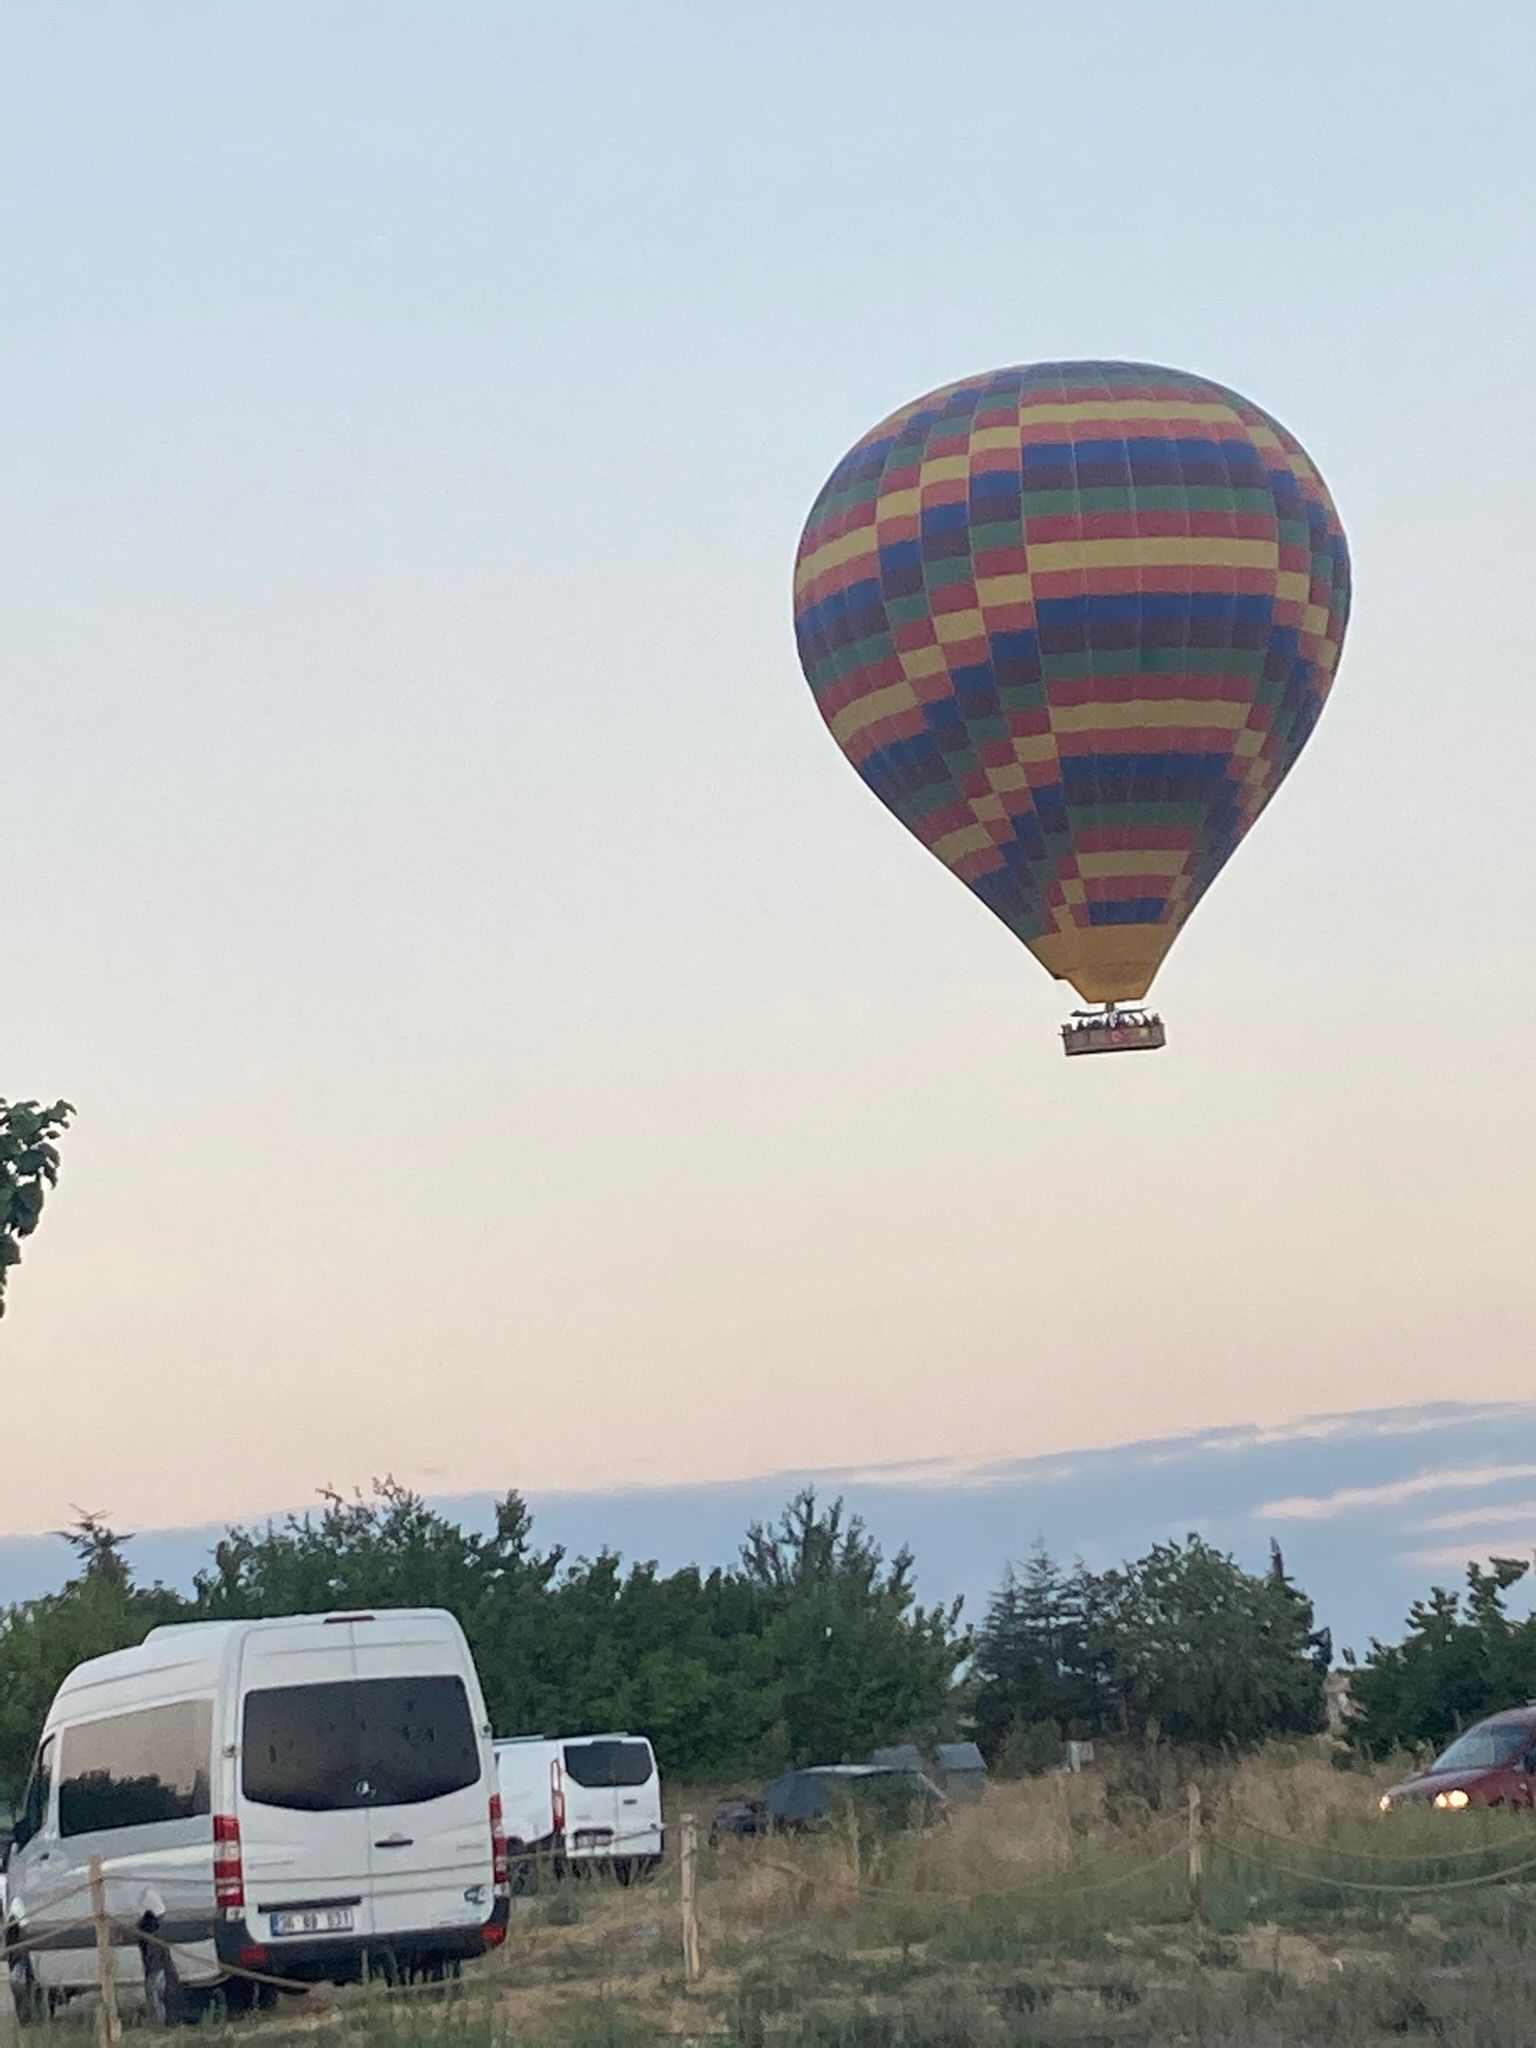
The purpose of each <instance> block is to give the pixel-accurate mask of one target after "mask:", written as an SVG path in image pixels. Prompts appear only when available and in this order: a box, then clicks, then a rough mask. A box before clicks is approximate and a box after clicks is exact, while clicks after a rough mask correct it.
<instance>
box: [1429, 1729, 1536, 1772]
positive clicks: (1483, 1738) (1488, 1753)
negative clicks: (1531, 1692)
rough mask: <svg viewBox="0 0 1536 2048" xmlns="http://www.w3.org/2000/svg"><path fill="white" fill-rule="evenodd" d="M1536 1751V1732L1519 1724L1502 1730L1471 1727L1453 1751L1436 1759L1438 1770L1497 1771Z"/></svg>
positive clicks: (1453, 1744) (1444, 1752)
mask: <svg viewBox="0 0 1536 2048" xmlns="http://www.w3.org/2000/svg"><path fill="white" fill-rule="evenodd" d="M1531 1748H1536V1730H1532V1729H1530V1728H1526V1727H1524V1726H1522V1725H1521V1724H1520V1723H1518V1722H1506V1723H1505V1725H1504V1726H1503V1727H1502V1728H1501V1727H1493V1728H1469V1729H1468V1730H1467V1732H1466V1734H1465V1735H1462V1736H1459V1737H1458V1738H1457V1740H1456V1741H1455V1742H1453V1743H1452V1744H1451V1746H1450V1748H1449V1749H1447V1750H1445V1751H1443V1752H1442V1754H1441V1755H1439V1756H1437V1757H1436V1758H1435V1761H1434V1763H1433V1764H1432V1765H1431V1766H1430V1768H1431V1770H1434V1771H1494V1770H1497V1769H1498V1768H1499V1766H1500V1765H1501V1764H1512V1763H1513V1762H1514V1761H1515V1758H1516V1757H1518V1756H1522V1755H1523V1754H1524V1753H1525V1751H1526V1750H1527V1749H1531Z"/></svg>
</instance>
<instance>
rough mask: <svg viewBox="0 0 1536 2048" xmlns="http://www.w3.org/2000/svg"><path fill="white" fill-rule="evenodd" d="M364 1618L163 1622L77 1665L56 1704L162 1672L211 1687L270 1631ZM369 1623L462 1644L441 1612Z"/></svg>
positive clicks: (347, 1612) (381, 1612) (379, 1615)
mask: <svg viewBox="0 0 1536 2048" xmlns="http://www.w3.org/2000/svg"><path fill="white" fill-rule="evenodd" d="M363 1614H364V1610H362V1609H358V1608H342V1609H339V1610H338V1611H337V1612H336V1613H334V1614H278V1615H271V1616H268V1617H267V1618H266V1619H264V1620H261V1621H173V1622H165V1623H162V1625H161V1626H160V1627H159V1628H152V1629H151V1630H150V1631H149V1634H148V1635H147V1636H145V1638H144V1640H143V1642H142V1643H138V1644H136V1645H134V1647H133V1648H131V1649H127V1650H113V1651H110V1652H109V1653H108V1654H107V1655H106V1656H105V1657H92V1658H89V1659H88V1660H87V1661H86V1662H85V1663H83V1664H77V1665H76V1666H75V1668H74V1670H73V1671H71V1672H69V1673H68V1674H67V1676H66V1677H65V1678H64V1681H63V1683H62V1684H61V1685H60V1686H59V1689H58V1692H57V1693H56V1694H55V1701H56V1702H57V1701H60V1700H65V1699H68V1698H69V1697H71V1695H73V1694H75V1693H81V1692H87V1691H89V1690H90V1689H91V1688H92V1687H95V1686H99V1685H103V1684H107V1683H109V1682H111V1681H112V1680H114V1679H131V1678H136V1677H149V1676H151V1675H153V1674H154V1673H156V1672H164V1671H176V1672H178V1673H184V1674H187V1682H188V1683H193V1682H199V1683H212V1682H214V1681H215V1680H216V1679H217V1676H218V1673H219V1669H220V1667H221V1666H222V1665H223V1664H224V1662H225V1659H226V1658H227V1657H228V1656H229V1654H230V1651H231V1648H232V1646H233V1645H234V1644H235V1643H236V1642H238V1641H242V1640H244V1639H245V1638H247V1637H250V1636H253V1635H261V1634H263V1633H265V1632H267V1631H269V1630H277V1629H293V1628H303V1627H306V1626H313V1627H315V1628H321V1627H324V1626H326V1625H327V1624H330V1623H335V1622H341V1621H354V1620H361V1619H362V1618H363ZM368 1619H369V1620H376V1621H386V1620H388V1621H409V1622H413V1623H417V1624H419V1623H421V1622H424V1621H425V1622H432V1623H436V1624H437V1625H438V1628H439V1629H440V1631H441V1633H442V1634H443V1635H444V1636H446V1637H450V1638H453V1639H457V1640H462V1636H461V1634H460V1630H459V1625H458V1623H457V1622H456V1621H455V1620H454V1618H453V1616H452V1615H451V1614H450V1613H449V1612H448V1611H447V1609H446V1608H443V1607H380V1608H375V1609H372V1610H369V1611H368ZM194 1672H197V1673H200V1674H201V1676H200V1678H199V1679H198V1680H196V1681H194V1680H193V1679H192V1677H191V1674H192V1673H194Z"/></svg>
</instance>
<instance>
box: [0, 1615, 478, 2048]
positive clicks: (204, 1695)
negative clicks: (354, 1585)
mask: <svg viewBox="0 0 1536 2048" xmlns="http://www.w3.org/2000/svg"><path fill="white" fill-rule="evenodd" d="M92 1857H100V1859H101V1863H102V1869H103V1874H104V1876H105V1879H106V1893H107V1911H108V1913H109V1914H110V1915H111V1917H112V1919H113V1921H114V1923H115V1925H116V1926H118V1927H120V1928H126V1929H130V1930H133V1932H134V1935H135V1936H137V1937H139V1938H134V1939H125V1940H124V1941H123V1942H122V1944H121V1945H120V1946H118V1947H117V1948H116V1949H115V1951H114V1955H115V1961H116V1971H117V1975H118V1978H119V1980H120V1981H123V1982H137V1981H139V1980H140V1978H141V1977H142V1980H143V1984H144V1996H145V2002H146V2005H147V2006H148V2009H149V2012H150V2015H151V2017H152V2018H154V2019H155V2020H157V2021H161V2022H165V2021H169V2020H175V2019H183V2018H186V2019H190V2018H196V2017H197V2016H198V2015H199V2013H200V2012H201V2011H202V2010H203V2009H204V2007H205V2006H206V2005H207V2003H208V2001H209V1997H210V1994H211V1993H212V1992H213V1991H214V1990H215V1989H216V1988H218V1987H220V1986H221V1984H222V1985H223V1991H224V1997H225V1999H226V2002H227V2003H229V2004H232V2005H233V2004H239V2005H249V2004H251V2003H255V2002H259V2001H258V2000H256V1999H255V1998H253V1996H252V1992H253V1990H254V1987H253V1986H252V1985H251V1984H250V1983H249V1982H248V1981H246V1980H241V1979H228V1978H227V1977H226V1971H227V1969H228V1968H229V1967H230V1966H234V1967H235V1968H237V1969H239V1968H243V1969H247V1970H253V1971H259V1972H262V1973H264V1974H267V1975H271V1976H274V1977H282V1978H287V1979H290V1980H293V1979H298V1980H302V1981H304V1982H321V1981H325V1980H329V1981H331V1982H335V1983H346V1982H348V1981H352V1980H355V1979H357V1978H359V1977H360V1976H362V1975H364V1974H365V1973H366V1972H368V1971H369V1970H382V1971H386V1972H390V1973H394V1972H402V1973H405V1974H423V1975H428V1976H441V1975H443V1974H445V1973H446V1972H447V1971H449V1970H451V1969H453V1968H456V1967H457V1965H458V1963H459V1962H460V1961H462V1960H463V1959H464V1958H466V1957H471V1956H478V1955H481V1954H483V1953H484V1951H485V1950H486V1949H488V1948H492V1947H494V1946H495V1945H496V1944H497V1943H498V1942H500V1941H501V1940H502V1939H503V1937H504V1935H505V1932H506V1923H507V1912H508V1898H509V1892H508V1886H507V1866H506V1850H505V1843H504V1839H503V1836H502V1831H501V1802H500V1798H499V1795H498V1793H497V1789H496V1774H495V1763H494V1759H493V1756H492V1752H491V1742H490V1725H489V1722H488V1720H487V1718H486V1712H485V1702H484V1700H483V1699H482V1697H481V1693H480V1681H479V1678H478V1676H477V1675H476V1672H475V1667H474V1663H473V1660H472V1659H471V1657H470V1654H469V1646H468V1644H467V1643H466V1642H465V1640H464V1636H463V1633H462V1632H461V1630H460V1628H459V1625H458V1623H457V1622H456V1621H455V1620H454V1619H453V1617H452V1615H450V1614H445V1613H442V1612H439V1611H437V1610H435V1609H431V1608H421V1609H408V1608H396V1609H380V1610H379V1611H378V1612H376V1613H371V1614H308V1615H294V1616H291V1617H289V1618H287V1619H284V1620H280V1621H212V1622H190V1623H184V1624H177V1625H176V1626H174V1627H170V1628H157V1629H154V1630H152V1631H151V1632H150V1634H149V1635H148V1637H147V1638H146V1639H145V1641H144V1642H143V1643H142V1644H140V1646H139V1647H138V1648H137V1649H134V1650H120V1651H118V1652H116V1653H115V1654H114V1655H112V1656H109V1657H97V1658H95V1659H94V1660H93V1661H92V1662H90V1663H89V1664H82V1665H80V1666H79V1667H78V1668H77V1669H76V1670H74V1671H72V1672H71V1673H70V1675H69V1676H68V1678H66V1679H65V1681H64V1683H63V1685H62V1686H60V1688H59V1692H58V1696H57V1697H56V1699H55V1700H54V1703H53V1705H52V1707H51V1708H50V1710H49V1713H48V1719H47V1721H46V1723H45V1724H44V1728H43V1736H42V1741H41V1742H40V1744H39V1745H38V1751H37V1758H36V1761H35V1763H34V1765H33V1769H32V1776H31V1781H30V1783H29V1784H28V1787H27V1792H26V1797H25V1799H24V1801H23V1804H22V1807H21V1811H20V1813H19V1814H18V1817H17V1823H16V1832H15V1837H14V1840H13V1842H12V1846H11V1850H10V1854H9V1858H8V1862H7V1872H6V1874H7V1880H8V1892H9V1902H8V1909H7V1913H6V1934H7V1948H8V1950H9V1949H10V1945H11V1944H12V1943H15V1942H21V1941H25V1942H27V1943H29V1944H35V1946H31V1947H29V1948H28V1949H27V1950H26V1951H25V1952H23V1953H21V1954H14V1953H12V1954H10V1955H9V1963H10V1972H11V1981H12V1984H13V1986H14V1988H15V1990H16V1993H17V1997H18V2003H19V2004H20V2005H22V2006H23V2007H24V2008H25V2007H30V2008H31V2009H32V2010H34V2011H36V2010H37V2009H39V2008H40V2007H41V2008H43V2009H46V2008H47V2007H48V2006H49V2005H51V2004H52V2003H54V2002H55V2001H56V2000H57V1999H58V1998H59V1997H68V1996H69V1995H70V1994H71V1993H73V1992H75V1991H80V1990H84V1989H85V1988H87V1987H88V1986H89V1985H91V1984H92V1983H94V1981H95V1974H96V1959H95V1953H94V1935H93V1930H92V1927H91V1923H90V1918H89V1915H90V1897H89V1890H88V1873H89V1867H90V1862H91V1858H92ZM152 1934H153V1935H158V1936H159V1937H160V1940H161V1941H162V1942H168V1943H171V1944H173V1945H174V1947H173V1949H172V1950H171V1951H170V1952H168V1951H167V1950H166V1949H165V1948H164V1947H161V1946H159V1945H157V1944H156V1943H154V1942H151V1941H149V1940H147V1939H144V1938H143V1937H145V1936H148V1935H152Z"/></svg>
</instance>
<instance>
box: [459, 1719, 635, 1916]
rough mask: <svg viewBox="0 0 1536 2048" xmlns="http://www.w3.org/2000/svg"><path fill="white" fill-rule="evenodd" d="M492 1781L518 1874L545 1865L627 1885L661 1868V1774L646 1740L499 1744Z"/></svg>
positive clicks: (527, 1739) (550, 1739) (568, 1738)
mask: <svg viewBox="0 0 1536 2048" xmlns="http://www.w3.org/2000/svg"><path fill="white" fill-rule="evenodd" d="M496 1778H497V1783H498V1785H499V1786H500V1788H501V1803H502V1812H503V1814H504V1816H505V1822H506V1832H507V1842H508V1851H509V1855H510V1857H511V1861H512V1863H513V1865H514V1868H515V1869H516V1870H517V1871H520V1872H524V1873H526V1872H527V1871H529V1870H531V1869H532V1868H533V1867H534V1866H535V1865H536V1864H538V1863H540V1862H542V1863H544V1864H545V1865H546V1866H548V1867H552V1868H553V1869H554V1871H555V1872H556V1874H558V1873H559V1872H561V1871H563V1870H567V1869H569V1870H572V1871H576V1872H578V1873H579V1872H582V1871H585V1870H593V1869H596V1870H602V1871H605V1872H610V1873H611V1874H612V1875H613V1876H615V1877H616V1878H618V1880H619V1882H620V1883H621V1884H627V1883H628V1882H629V1880H630V1879H631V1878H632V1877H641V1876H644V1875H646V1874H647V1873H648V1872H649V1871H652V1870H654V1869H655V1868H656V1866H657V1865H658V1864H659V1863H660V1861H661V1856H662V1849H663V1847H664V1844H665V1836H664V1834H663V1830H662V1819H661V1773H660V1772H659V1771H658V1769H657V1767H656V1753H655V1751H654V1750H653V1749H652V1748H651V1745H650V1743H649V1742H648V1741H647V1739H646V1738H645V1736H643V1735H629V1734H614V1735H556V1736H548V1735H518V1736H512V1737H509V1738H507V1739H505V1740H501V1741H498V1742H497V1744H496Z"/></svg>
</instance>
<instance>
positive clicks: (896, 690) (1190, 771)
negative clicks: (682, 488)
mask: <svg viewBox="0 0 1536 2048" xmlns="http://www.w3.org/2000/svg"><path fill="white" fill-rule="evenodd" d="M1348 611H1349V555H1348V551H1347V549H1346V546H1345V542H1344V533H1343V529H1342V527H1341V526H1340V524H1339V518H1338V514H1337V513H1336V512H1335V510H1334V507H1333V502H1332V500H1331V499H1330V497H1329V495H1328V492H1327V490H1326V489H1325V488H1324V485H1323V482H1322V479H1321V478H1320V477H1319V476H1318V474H1317V471H1316V470H1315V469H1314V468H1313V466H1312V464H1311V462H1310V461H1309V460H1308V459H1307V456H1306V454H1305V453H1304V452H1303V450H1302V448H1301V447H1300V445H1299V444H1298V443H1297V442H1296V441H1295V440H1294V439H1293V438H1292V436H1291V435H1290V434H1288V433H1287V432H1286V430H1285V429H1284V427H1282V426H1280V425H1279V424H1278V423H1277V422H1276V421H1274V420H1272V419H1271V418H1270V417H1269V415H1268V414H1267V413H1264V412H1261V411H1260V410H1259V408H1258V407H1257V406H1256V405H1250V404H1249V402H1248V401H1247V399H1245V398H1240V397H1238V396H1237V394H1236V393H1235V392H1232V391H1227V390H1224V389H1223V388H1222V387H1221V386H1220V385H1219V384H1211V383H1208V382H1207V381H1206V380H1205V379H1204V378H1203V377H1193V376H1189V375H1187V374H1185V373H1184V372H1183V371H1179V370H1163V369H1158V368H1156V367H1155V366H1153V365H1151V364H1146V363H1109V362H1105V363H1099V362H1088V363H1035V364H1031V365H1029V366H1028V367H1025V368H1016V369H1010V370H998V371H996V372H994V373H993V374H992V375H990V376H983V377H968V378H966V379H965V380H964V381H963V382H962V383H959V384H950V385H946V386H945V387H944V388H943V389H942V390H940V391H935V392H932V393H930V394H929V396H928V397H926V398H920V399H919V400H918V401H917V402H916V404H914V405H909V406H905V407H903V408H902V410H901V411H900V412H897V413H893V414H892V415H891V417H890V418H889V419H888V420H886V421H884V422H883V423H882V424H881V425H880V426H878V427H876V428H875V430H874V431H873V433H870V434H867V435H866V436H865V437H864V439H863V440H862V441H860V442H859V443H858V444H857V446H856V447H854V448H853V449H851V450H850V452H849V453H848V454H847V455H846V456H845V457H844V458H843V460H842V461H841V462H840V463H839V464H838V466H837V468H836V469H835V470H834V471H833V472H832V475H831V476H830V477H829V478H828V480H827V483H826V485H825V487H824V489H823V490H822V493H821V495H820V497H819V498H818V499H817V500H816V503H815V505H814V506H813V507H812V510H811V516H810V518H809V519H808V520H807V522H806V527H805V532H804V534H803V536H802V537H801V541H800V551H799V555H798V557H797V560H796V565H795V633H796V638H797V640H798V643H799V649H800V660H801V664H802V666H803V667H804V669H805V673H806V677H807V679H808V681H809V682H810V685H811V688H812V690H813V691H814V692H815V696H816V702H817V704H818V705H819V707H820V709H821V714H822V716H823V718H824V719H825V720H826V722H827V724H828V726H830V728H831V731H832V736H833V738H834V739H835V740H836V741H837V743H838V745H839V746H840V747H841V748H842V750H843V752H844V753H845V754H846V755H847V756H848V758H849V760H850V761H852V763H853V765H854V766H855V768H857V769H858V771H859V773H860V775H862V776H863V778H864V780H865V781H866V782H867V783H868V784H869V786H870V788H871V789H872V790H873V791H874V792H875V794H876V796H878V797H879V798H880V800H881V802H882V803H884V804H886V805H887V806H888V807H889V808H890V809H891V810H893V811H894V812H895V813H896V815H897V817H898V818H900V819H901V821H902V823H903V824H904V825H906V826H907V828H908V829H909V830H910V831H912V832H914V833H915V834H916V835H917V837H918V838H919V839H921V840H922V842H923V844H924V845H925V846H927V847H928V848H929V849H930V850H931V851H932V852H933V853H935V854H937V855H938V857H939V859H940V860H941V861H943V862H944V864H945V866H946V867H948V868H950V869H952V870H953V871H954V873H955V874H957V875H958V876H959V877H960V879H961V880H962V881H963V882H965V883H967V884H968V885H969V886H970V888H972V889H973V890H974V891H975V893H976V894H977V895H978V896H979V897H980V898H981V900H982V901H983V902H984V903H985V904H986V905H987V906H988V908H989V909H991V910H993V911H995V912H996V914H997V915H998V916H999V917H1000V918H1001V919H1002V921H1003V923H1004V924H1006V925H1007V926H1008V928H1009V930H1010V931H1012V932H1014V933H1016V934H1017V936H1018V937H1019V938H1021V939H1022V940H1023V941H1024V943H1025V944H1026V945H1027V946H1028V947H1029V949H1030V951H1031V952H1032V953H1033V954H1034V955H1035V956H1036V958H1037V959H1038V960H1040V961H1041V962H1042V964H1043V965H1044V966H1046V967H1047V968H1048V969H1049V970H1050V972H1051V973H1052V974H1054V975H1056V976H1057V977H1058V978H1061V979H1064V980H1066V981H1069V982H1070V983H1071V984H1072V986H1073V987H1074V988H1075V989H1076V990H1077V991H1078V993H1079V994H1080V995H1081V996H1082V997H1084V998H1085V1000H1087V1001H1089V1002H1115V1001H1126V1002H1135V1001H1137V1000H1139V999H1140V998H1141V997H1142V996H1144V995H1145V994H1146V992H1147V989H1148V988H1149V986H1150V985H1151V982H1152V978H1153V976H1154V975H1155V974H1156V972H1157V969H1158V967H1159V966H1160V964H1161V962H1162V960H1163V957H1164V955H1165V954H1166V953H1167V951H1168V948H1169V947H1170V946H1171V945H1172V943H1173V941H1174V939H1175V938H1176V937H1177V935H1178V932H1179V929H1180V927H1181V926H1182V925H1183V923H1184V920H1185V919H1186V918H1187V917H1188V916H1189V913H1190V911H1191V910H1192V909H1193V908H1194V906H1195V905H1196V903H1198V902H1199V900H1200V898H1201V897H1202V896H1203V895H1204V893H1205V891H1206V890H1207V889H1208V888H1209V887H1210V885H1211V883H1212V882H1213V881H1214V880H1215V878H1216V876H1217V875H1218V874H1219V873H1220V871H1221V869H1222V868H1223V867H1224V866H1225V864H1226V862H1227V860H1228V859H1229V858H1230V856H1231V854H1232V851H1233V849H1234V847H1236V845H1237V843H1238V841H1239V840H1240V839H1241V838H1242V836H1243V834H1244V833H1245V832H1246V831H1247V830H1248V828H1249V826H1250V825H1251V824H1252V823H1253V821H1254V819H1255V818H1256V817H1257V816H1258V815H1259V812H1260V811H1261V810H1263V808H1264V806H1265V804H1266V803H1268V801H1269V799H1270V798H1271V796H1273V795H1274V793H1275V790H1276V789H1277V788H1278V787H1279V785H1280V783H1281V781H1282V780H1283V779H1284V777H1285V775H1286V774H1287V773H1288V771H1289V769H1290V767H1291V764H1292V763H1293V762H1294V761H1295V759H1296V756H1297V755H1298V754H1299V753H1300V752H1301V749H1302V747H1303V746H1304V745H1305V744H1306V740H1307V736H1308V735H1309V733H1310V732H1311V730H1312V727H1313V725H1314V724H1315V723H1316V721H1317V716H1318V713H1319V712H1320V711H1321V710H1322V707H1323V701H1324V699H1325V698H1326V696H1327V694H1328V689H1329V685H1330V684H1331V683H1332V680H1333V674H1334V670H1335V668H1336V667H1337V666H1338V660H1339V650H1340V647H1341V645H1342V642H1343V638H1344V626H1345V621H1346V618H1347V616H1348Z"/></svg>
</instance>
